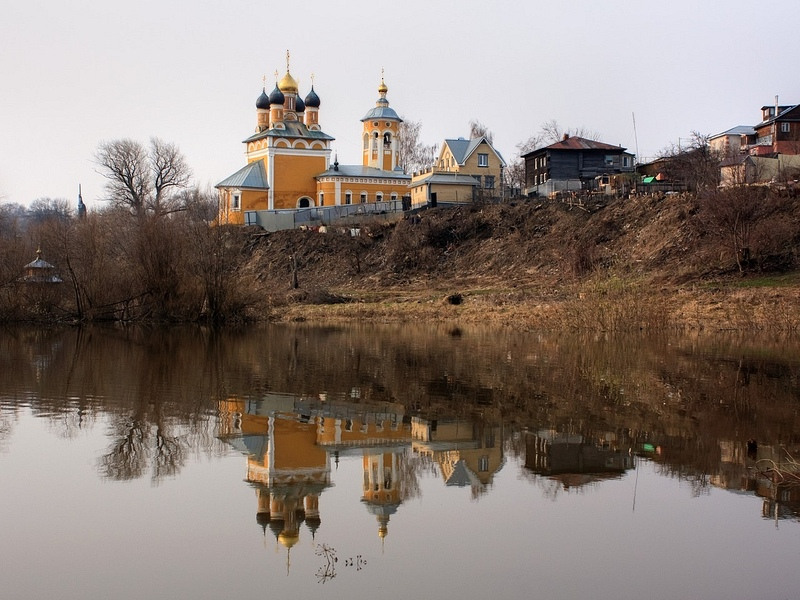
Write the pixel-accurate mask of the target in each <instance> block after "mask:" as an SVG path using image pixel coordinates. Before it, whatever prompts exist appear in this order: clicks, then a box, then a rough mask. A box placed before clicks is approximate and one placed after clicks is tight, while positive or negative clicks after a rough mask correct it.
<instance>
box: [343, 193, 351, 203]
mask: <svg viewBox="0 0 800 600" xmlns="http://www.w3.org/2000/svg"><path fill="white" fill-rule="evenodd" d="M344 203H345V204H352V203H353V193H352V192H345V193H344Z"/></svg>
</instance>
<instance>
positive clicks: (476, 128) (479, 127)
mask: <svg viewBox="0 0 800 600" xmlns="http://www.w3.org/2000/svg"><path fill="white" fill-rule="evenodd" d="M479 137H484V138H486V141H487V142H489V143H490V144H493V143H494V134H493V133H492V132H491V131H489V128H488V127H487V126H486V125H484V124H483V123H481V122H480V121H478V120H477V119H473V120H472V121H470V122H469V139H471V140H473V139H475V138H479Z"/></svg>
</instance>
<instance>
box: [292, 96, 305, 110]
mask: <svg viewBox="0 0 800 600" xmlns="http://www.w3.org/2000/svg"><path fill="white" fill-rule="evenodd" d="M294 109H295V110H296V111H297V112H303V111H304V110H305V109H306V105H305V103H304V102H303V99H302V98H301V97H300V96H298V97H297V98H296V99H295V103H294Z"/></svg>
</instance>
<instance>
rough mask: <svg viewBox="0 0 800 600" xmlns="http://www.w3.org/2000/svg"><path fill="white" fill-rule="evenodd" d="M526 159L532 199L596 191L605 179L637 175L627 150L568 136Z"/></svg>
mask: <svg viewBox="0 0 800 600" xmlns="http://www.w3.org/2000/svg"><path fill="white" fill-rule="evenodd" d="M522 159H523V161H525V194H526V195H529V196H530V195H538V196H549V195H550V194H553V193H555V192H561V191H569V190H594V189H597V186H598V181H602V177H603V176H610V175H616V174H620V173H633V171H634V155H633V154H631V153H630V152H627V151H626V148H623V147H622V146H613V145H611V144H606V143H603V142H598V141H595V140H587V139H586V138H582V137H577V136H573V137H570V136H568V135H565V136H564V139H562V140H561V141H559V142H556V143H555V144H550V145H549V146H545V147H544V148H539V149H537V150H533V151H532V152H528V153H527V154H524V155H523V156H522Z"/></svg>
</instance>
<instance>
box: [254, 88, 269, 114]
mask: <svg viewBox="0 0 800 600" xmlns="http://www.w3.org/2000/svg"><path fill="white" fill-rule="evenodd" d="M256 108H266V109H269V96H267V90H266V89H263V88H262V89H261V95H260V96H259V97H258V100H256Z"/></svg>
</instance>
